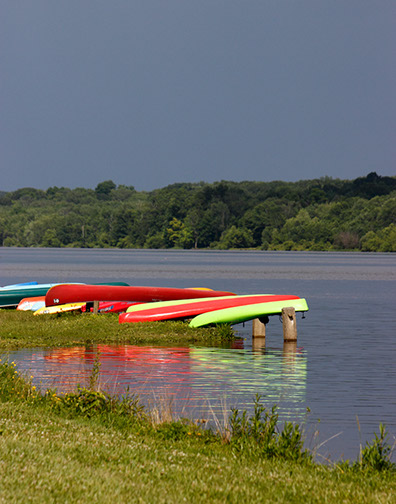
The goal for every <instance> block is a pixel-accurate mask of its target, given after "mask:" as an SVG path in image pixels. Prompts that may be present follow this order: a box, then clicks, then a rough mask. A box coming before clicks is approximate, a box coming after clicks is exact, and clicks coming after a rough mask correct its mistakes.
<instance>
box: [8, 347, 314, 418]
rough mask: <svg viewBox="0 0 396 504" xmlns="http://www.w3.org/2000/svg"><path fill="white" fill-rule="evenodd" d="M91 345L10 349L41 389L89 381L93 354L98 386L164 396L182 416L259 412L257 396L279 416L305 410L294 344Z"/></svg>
mask: <svg viewBox="0 0 396 504" xmlns="http://www.w3.org/2000/svg"><path fill="white" fill-rule="evenodd" d="M244 345H245V341H244V340H242V339H241V340H237V341H236V342H235V343H233V345H232V347H231V346H229V347H226V348H225V347H194V346H191V347H164V346H135V345H91V346H85V347H73V348H57V349H52V350H41V349H40V350H37V349H36V350H27V349H24V350H20V351H17V352H13V353H11V354H10V355H9V359H10V360H13V361H14V362H15V363H16V364H17V367H18V369H19V370H21V371H26V372H29V373H30V374H31V375H33V376H34V379H33V382H34V384H35V385H36V386H37V385H38V386H40V387H41V389H42V390H44V389H47V388H54V389H56V390H57V391H58V392H70V391H74V390H75V389H76V387H77V386H78V385H81V386H88V384H89V381H90V376H91V374H92V370H93V367H94V363H95V359H96V358H98V359H99V362H100V377H99V381H98V385H99V387H100V388H101V389H102V390H104V391H106V392H109V393H110V394H115V395H120V396H121V395H123V394H125V393H126V392H128V391H129V393H130V394H138V395H139V396H140V398H141V400H142V402H143V403H144V404H146V405H148V406H152V405H153V404H154V403H156V402H162V403H163V402H164V401H166V402H167V403H168V404H171V405H172V409H173V411H174V413H175V414H176V415H179V416H180V415H181V416H185V417H188V418H193V419H202V418H205V419H207V420H209V421H210V420H213V418H219V417H220V418H222V417H223V416H224V413H225V412H226V413H227V415H228V414H229V412H230V408H231V407H235V408H238V409H239V410H240V411H241V410H243V409H246V410H248V411H250V412H251V411H252V410H253V405H254V400H255V396H256V394H259V395H260V396H261V398H262V399H261V401H262V403H263V404H264V405H265V406H266V407H271V406H272V405H273V404H277V405H278V406H279V409H278V412H279V415H280V418H281V419H284V420H286V419H287V420H295V421H299V420H301V419H302V416H304V415H305V412H306V406H305V399H306V396H305V393H306V383H307V357H306V354H305V352H304V350H302V349H298V348H297V347H296V346H295V345H294V346H293V345H292V346H287V345H286V346H285V347H284V348H283V349H277V348H274V349H271V348H265V347H264V346H262V344H261V345H260V342H259V340H256V341H254V342H253V347H250V348H244Z"/></svg>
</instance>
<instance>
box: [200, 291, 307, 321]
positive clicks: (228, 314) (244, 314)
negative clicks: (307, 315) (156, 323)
mask: <svg viewBox="0 0 396 504" xmlns="http://www.w3.org/2000/svg"><path fill="white" fill-rule="evenodd" d="M289 307H292V308H294V309H295V311H296V312H306V311H308V309H309V308H308V304H307V301H306V300H305V299H304V298H301V299H289V300H284V301H275V302H270V303H256V304H251V305H244V306H238V307H234V308H226V309H224V310H215V311H212V312H207V313H202V314H201V315H197V316H196V317H194V318H193V319H192V320H191V322H190V327H204V326H208V325H215V324H231V325H233V324H239V323H241V322H247V321H248V320H252V319H255V318H262V317H267V316H269V315H280V314H281V313H282V309H283V308H289Z"/></svg>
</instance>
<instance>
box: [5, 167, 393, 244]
mask: <svg viewBox="0 0 396 504" xmlns="http://www.w3.org/2000/svg"><path fill="white" fill-rule="evenodd" d="M0 245H1V246H4V247H10V246H13V247H117V248H157V249H158V248H184V249H191V248H198V249H202V248H212V249H222V250H227V249H249V248H253V249H261V250H318V251H319V250H323V251H328V250H356V251H366V252H396V177H385V176H384V177H382V176H379V175H377V173H375V172H372V173H369V174H368V175H367V176H365V177H359V178H357V179H355V180H340V179H333V178H330V177H323V178H320V179H315V180H302V181H298V182H282V181H274V182H250V181H245V182H231V181H220V182H215V183H205V182H200V183H178V184H172V185H169V186H167V187H164V188H161V189H156V190H153V191H151V192H143V191H142V192H139V191H136V190H135V188H134V187H133V186H125V185H118V186H117V185H116V184H115V183H114V182H113V181H112V180H107V181H104V182H101V183H99V184H98V185H97V186H96V188H95V189H84V188H76V189H68V188H65V187H50V188H49V189H47V190H39V189H34V188H30V187H25V188H22V189H18V190H16V191H13V192H4V191H3V192H0Z"/></svg>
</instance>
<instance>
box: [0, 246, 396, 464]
mask: <svg viewBox="0 0 396 504" xmlns="http://www.w3.org/2000/svg"><path fill="white" fill-rule="evenodd" d="M30 280H37V281H38V282H40V283H41V282H42V283H46V282H65V281H81V282H98V281H101V280H103V281H111V280H114V281H120V280H122V281H126V282H128V283H129V284H131V285H156V286H165V287H166V286H170V287H199V286H202V287H210V288H214V289H220V290H229V291H234V292H237V293H238V294H251V293H275V294H296V295H298V296H301V297H305V298H306V299H307V301H308V305H309V307H310V310H309V312H308V313H307V314H306V318H305V319H302V318H301V315H298V316H297V324H298V343H297V348H293V347H291V348H290V347H284V345H283V336H282V324H281V323H280V322H279V319H278V317H271V320H270V323H269V325H268V326H267V338H266V346H265V347H263V346H262V345H260V343H259V342H258V341H254V340H253V341H252V338H251V323H246V324H245V325H242V324H239V325H236V326H235V329H236V332H237V335H238V337H239V338H240V339H238V340H237V341H236V342H235V343H234V344H233V345H232V346H229V347H228V348H227V347H217V348H215V347H197V346H191V347H188V348H187V347H182V348H176V347H164V346H161V345H158V346H150V347H147V346H146V347H136V346H130V345H122V346H117V347H115V346H107V345H98V347H94V348H86V347H78V348H69V349H55V350H51V349H47V350H42V349H34V350H31V349H29V350H21V351H19V352H13V353H12V354H10V356H9V358H10V359H11V360H14V361H15V362H16V363H17V366H18V368H19V369H21V370H24V371H29V372H31V374H33V376H34V377H35V378H34V380H35V383H37V384H39V383H41V384H42V385H43V386H50V387H57V388H58V390H68V389H70V388H73V387H75V386H76V384H78V383H80V384H84V383H86V382H85V380H87V376H88V375H89V373H90V371H91V369H92V365H93V360H94V356H95V353H96V352H97V351H100V352H101V384H102V385H103V386H104V387H105V388H107V390H109V391H110V392H114V393H123V392H125V390H126V388H127V387H129V388H130V390H131V391H132V392H137V393H139V394H140V395H141V396H142V398H143V400H144V401H145V402H147V403H149V404H152V402H153V401H157V403H163V402H164V401H165V402H169V401H170V402H172V404H173V408H174V409H175V411H177V412H178V413H179V414H183V415H184V416H189V417H191V418H202V417H204V418H207V419H208V420H209V421H211V422H212V423H213V422H215V421H219V422H220V423H223V416H224V412H229V410H230V408H231V407H238V408H240V409H243V408H246V409H249V410H251V408H252V405H253V402H254V396H255V394H256V393H258V394H260V395H261V396H262V401H263V402H264V404H265V405H266V406H269V407H270V406H272V404H274V403H277V404H278V405H279V413H280V417H281V419H288V420H295V421H298V422H300V423H302V424H304V425H305V428H306V431H307V445H308V446H310V447H311V448H313V447H314V446H319V445H321V443H323V444H322V445H321V446H320V448H319V450H318V453H319V455H320V456H323V457H330V458H331V459H332V460H337V459H339V458H340V457H344V458H352V459H356V457H357V455H358V452H359V445H360V443H362V444H364V443H365V442H366V441H371V440H372V438H373V435H374V432H378V425H379V423H380V422H383V423H384V424H385V425H386V426H387V428H388V431H389V433H390V437H389V441H390V442H391V443H393V442H394V441H395V436H396V254H358V253H356V254H355V253H320V252H318V253H315V252H310V253H305V252H304V253H303V252H301V253H300V252H255V251H251V252H250V251H249V252H223V251H193V250H192V251H176V250H166V251H164V250H113V249H104V250H102V249H100V250H97V249H19V248H17V249H15V248H0V285H6V284H12V283H17V282H24V281H30ZM0 331H1V328H0ZM307 407H308V408H309V409H310V412H309V413H307ZM215 419H216V420H215ZM318 419H320V423H318ZM315 431H318V432H319V434H318V435H317V436H315V435H314V433H315Z"/></svg>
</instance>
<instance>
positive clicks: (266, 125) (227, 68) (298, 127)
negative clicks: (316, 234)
mask: <svg viewBox="0 0 396 504" xmlns="http://www.w3.org/2000/svg"><path fill="white" fill-rule="evenodd" d="M395 133H396V1H395V0H327V1H325V0H323V1H321V0H194V1H192V0H128V1H127V0H112V1H110V0H106V1H103V0H57V1H54V0H29V1H27V0H18V1H16V0H0V166H1V179H0V190H5V191H11V190H15V189H18V188H20V187H36V188H41V189H46V188H48V187H51V186H59V187H60V186H65V187H70V188H74V187H86V188H89V187H91V188H94V187H96V185H97V184H98V183H99V182H101V181H104V180H109V179H111V180H113V181H114V182H115V183H116V184H125V185H133V186H135V188H136V189H137V190H139V191H141V190H152V189H156V188H159V187H164V186H166V185H168V184H172V183H174V182H199V181H201V180H202V181H205V182H213V181H216V180H222V179H223V180H234V181H240V180H262V181H270V180H288V181H295V180H301V179H312V178H317V177H321V176H325V175H328V176H331V177H334V178H342V179H353V178H356V177H359V176H365V175H367V173H369V172H371V171H376V172H377V173H378V174H379V175H396V169H395V160H396V135H395Z"/></svg>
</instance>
